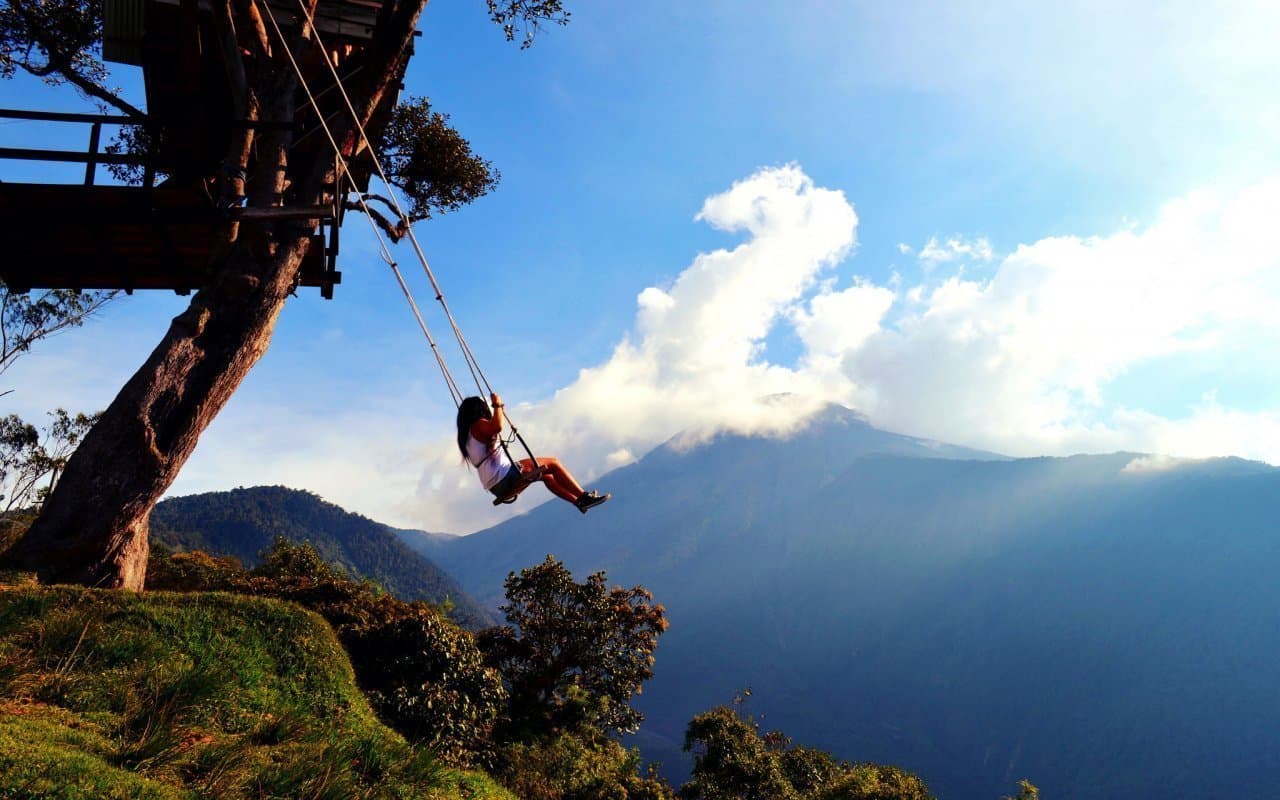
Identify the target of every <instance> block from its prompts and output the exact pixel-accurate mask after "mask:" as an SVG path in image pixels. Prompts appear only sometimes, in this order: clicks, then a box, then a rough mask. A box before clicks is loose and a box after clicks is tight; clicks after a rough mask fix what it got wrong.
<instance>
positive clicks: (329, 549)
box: [151, 486, 492, 628]
mask: <svg viewBox="0 0 1280 800" xmlns="http://www.w3.org/2000/svg"><path fill="white" fill-rule="evenodd" d="M277 536H284V537H286V538H288V539H290V540H293V541H297V542H301V541H309V542H311V544H312V545H313V546H314V547H315V548H316V551H317V552H319V553H320V555H321V556H322V557H324V559H325V560H326V561H328V562H330V563H331V564H336V565H338V566H340V567H342V568H343V569H345V570H346V571H347V572H348V573H350V574H351V575H354V576H357V577H360V578H369V579H372V580H374V581H377V582H378V583H379V584H381V585H382V586H383V588H385V589H386V590H387V591H389V592H391V593H392V594H394V595H396V596H397V597H400V598H403V599H405V600H426V601H428V602H432V603H442V602H445V601H449V602H451V603H452V604H453V611H452V616H453V618H454V619H456V620H457V621H458V622H459V624H461V625H463V626H465V627H469V628H479V627H484V626H486V625H489V624H492V617H491V616H490V615H489V613H488V612H487V611H485V610H484V609H483V608H482V607H481V606H479V605H478V604H476V602H475V601H473V600H472V599H471V598H470V597H469V596H468V595H467V593H466V592H465V591H463V589H462V587H461V586H460V585H459V584H458V582H457V581H456V580H454V578H453V577H451V576H450V575H449V574H448V573H446V572H445V571H444V570H442V569H441V568H440V567H438V566H436V564H435V563H433V562H432V561H431V560H430V559H429V558H427V557H425V556H423V555H420V554H419V553H416V552H414V551H413V550H412V549H411V548H409V547H408V546H406V545H405V544H404V542H402V541H401V540H400V538H399V536H398V535H397V533H396V529H394V528H391V527H388V526H386V525H383V524H382V523H379V522H374V521H373V520H371V519H368V518H366V517H362V516H360V515H359V514H352V513H350V512H348V511H344V510H343V509H341V508H339V507H338V506H336V505H334V504H333V503H327V502H325V501H324V500H321V499H320V498H319V497H318V496H316V495H314V494H311V493H310V492H304V491H299V490H297V489H286V488H285V487H283V486H258V487H254V488H251V489H243V488H241V489H234V490H232V491H229V492H210V493H208V494H196V495H189V496H187V497H174V498H170V499H168V500H165V501H163V502H161V503H160V504H158V505H157V506H156V508H155V511H153V512H152V514H151V537H152V539H153V540H154V541H157V542H160V543H161V544H164V545H167V546H169V547H172V548H175V549H182V550H205V551H208V552H210V553H215V554H218V555H229V556H235V557H236V558H238V559H240V560H241V561H242V562H243V563H245V564H247V565H252V564H256V563H258V561H259V554H260V553H261V552H262V551H264V550H266V549H267V548H268V547H270V546H271V543H272V541H274V540H275V537H277Z"/></svg>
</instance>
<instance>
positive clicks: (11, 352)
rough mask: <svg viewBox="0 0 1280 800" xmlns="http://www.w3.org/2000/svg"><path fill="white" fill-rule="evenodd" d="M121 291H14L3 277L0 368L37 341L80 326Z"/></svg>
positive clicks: (0, 284) (0, 295)
mask: <svg viewBox="0 0 1280 800" xmlns="http://www.w3.org/2000/svg"><path fill="white" fill-rule="evenodd" d="M117 294H118V292H73V291H69V290H66V289H55V290H49V291H43V292H13V291H11V290H10V289H9V287H8V286H7V285H5V283H4V282H3V281H0V372H4V371H5V370H7V369H8V368H9V367H10V366H11V365H12V364H13V362H14V361H16V360H17V359H18V357H19V356H21V355H22V354H23V353H26V352H27V351H28V350H30V349H31V345H32V344H33V343H34V342H37V341H39V340H40V339H44V338H46V337H49V336H52V335H54V334H55V333H58V332H59V331H64V330H67V329H68V328H75V327H79V326H80V325H83V324H84V321H85V320H86V319H88V318H89V317H90V316H92V315H93V314H94V313H95V312H96V311H98V309H100V308H102V307H103V306H104V305H106V304H107V303H108V302H110V301H111V300H112V299H114V298H115V297H116V296H117Z"/></svg>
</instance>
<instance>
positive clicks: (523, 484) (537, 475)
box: [493, 467, 544, 506]
mask: <svg viewBox="0 0 1280 800" xmlns="http://www.w3.org/2000/svg"><path fill="white" fill-rule="evenodd" d="M543 472H544V470H543V468H542V467H538V468H537V469H531V470H529V471H528V472H522V473H520V482H519V483H517V484H516V485H515V487H514V488H513V489H512V490H511V492H510V493H508V494H505V495H503V496H502V497H495V498H493V504H494V505H495V506H501V505H507V504H509V503H514V502H515V501H516V500H517V499H519V497H520V493H521V492H523V491H524V490H525V489H528V488H529V486H530V485H531V484H534V483H537V482H538V481H540V480H542V474H543Z"/></svg>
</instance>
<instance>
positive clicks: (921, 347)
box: [417, 165, 1280, 530]
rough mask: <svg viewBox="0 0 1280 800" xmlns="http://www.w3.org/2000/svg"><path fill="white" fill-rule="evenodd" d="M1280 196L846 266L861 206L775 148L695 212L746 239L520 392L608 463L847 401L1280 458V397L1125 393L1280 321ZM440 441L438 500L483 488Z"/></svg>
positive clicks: (1196, 196)
mask: <svg viewBox="0 0 1280 800" xmlns="http://www.w3.org/2000/svg"><path fill="white" fill-rule="evenodd" d="M1276 208H1280V180H1271V181H1266V182H1262V183H1259V184H1258V185H1256V186H1253V187H1251V188H1248V189H1246V190H1244V191H1240V192H1235V193H1231V194H1215V193H1211V192H1195V193H1191V194H1189V195H1187V196H1185V197H1182V198H1180V199H1178V200H1175V201H1174V202H1172V203H1169V204H1168V205H1167V206H1166V207H1165V208H1164V210H1163V211H1162V212H1161V213H1160V215H1159V216H1158V218H1157V219H1156V220H1155V221H1154V222H1152V223H1151V224H1150V225H1148V226H1146V227H1141V226H1134V225H1130V226H1126V227H1125V228H1124V229H1122V230H1120V231H1118V232H1114V233H1110V234H1107V235H1102V236H1091V237H1076V236H1060V237H1050V238H1045V239H1041V240H1039V241H1036V242H1033V243H1031V244H1024V245H1020V246H1018V247H1016V248H1015V249H1014V250H1013V251H1012V252H1011V253H1010V254H1009V255H1007V256H1005V257H1003V258H1000V259H996V257H995V255H994V251H993V248H992V246H991V244H990V243H989V242H988V241H986V240H985V239H981V238H976V239H969V238H965V237H962V236H956V237H951V238H948V239H946V240H945V241H939V240H937V239H931V240H930V241H929V242H927V243H926V244H925V245H924V246H923V247H922V248H921V249H920V250H919V251H918V253H919V257H920V259H921V261H922V262H925V261H927V260H928V261H931V262H932V264H931V265H930V266H932V267H936V269H931V270H927V269H921V272H920V276H919V279H918V280H916V281H914V282H912V281H908V282H907V283H910V285H907V286H904V285H903V281H902V280H901V279H900V277H899V276H896V275H895V277H894V278H893V279H891V280H890V281H888V283H887V285H877V284H876V283H874V282H871V281H869V280H867V279H865V278H859V277H854V278H853V279H852V280H846V281H845V285H844V286H841V285H840V283H841V281H840V279H839V277H838V276H837V275H835V274H834V273H835V271H836V270H835V268H836V266H837V265H838V264H840V263H841V262H842V261H843V260H844V259H846V257H847V256H848V255H849V254H850V253H851V252H852V251H853V248H854V245H855V242H856V232H857V226H858V218H857V215H856V213H855V211H854V208H853V205H852V204H851V203H850V202H849V200H848V199H847V198H846V197H845V195H844V194H843V193H842V192H839V191H834V190H831V189H824V188H821V187H819V186H817V185H815V184H814V182H813V181H812V180H811V179H810V178H809V177H808V176H807V175H805V174H804V172H803V171H802V170H801V169H800V168H799V167H798V166H795V165H788V166H785V167H778V168H770V169H763V170H760V171H759V172H757V173H755V174H754V175H752V176H750V177H748V178H746V179H744V180H742V181H739V182H738V183H735V184H734V185H733V186H732V187H731V188H730V189H729V190H728V191H726V192H723V193H721V194H718V195H715V196H713V197H710V198H708V199H707V201H706V202H705V203H704V205H703V207H702V210H701V211H700V212H699V213H698V215H697V216H696V218H695V219H696V220H697V221H700V222H704V223H706V224H709V225H711V226H713V227H715V228H717V229H719V230H722V231H724V232H726V233H744V234H745V235H746V238H745V240H744V241H743V242H742V243H741V244H739V245H737V246H736V247H733V248H730V249H720V250H714V251H711V252H707V253H700V254H698V255H697V256H696V257H695V258H694V259H693V260H692V262H691V263H690V264H689V265H688V266H687V267H686V268H685V269H684V270H683V271H682V272H680V273H679V275H678V277H677V278H676V279H675V281H674V282H673V283H671V284H670V285H669V286H662V287H658V286H652V287H648V288H646V289H644V290H643V291H642V292H640V293H639V295H638V296H637V299H636V316H635V320H634V327H633V329H632V330H631V331H630V332H629V333H627V334H626V335H625V336H623V337H622V339H621V341H619V342H618V344H617V345H616V347H615V348H614V350H613V352H612V354H611V356H610V357H609V358H608V359H607V360H605V361H604V362H603V363H600V364H597V365H594V366H591V367H588V368H586V369H583V370H582V371H581V372H580V373H579V374H578V377H577V379H576V380H575V381H573V382H572V383H571V384H570V385H568V386H565V387H564V388H562V389H560V390H559V391H557V392H556V393H555V394H554V396H552V397H551V398H549V399H547V400H546V401H545V402H541V403H535V404H526V405H524V406H521V407H518V408H516V409H514V413H515V415H516V417H517V419H519V420H521V421H522V422H527V423H528V426H527V429H530V430H536V431H537V439H538V443H539V445H540V446H541V447H544V448H546V449H547V450H548V451H550V452H554V453H555V454H556V455H559V456H561V457H562V458H563V459H564V460H565V461H566V462H567V463H569V464H570V465H571V466H572V467H573V468H574V469H575V470H577V471H578V472H579V473H580V474H581V477H583V478H584V479H586V480H588V481H590V480H592V479H594V478H595V477H597V476H598V475H599V474H600V473H601V472H603V471H607V470H609V469H612V468H615V467H617V466H622V465H625V464H628V463H630V462H631V461H633V460H634V459H635V458H636V457H637V456H638V455H642V454H643V453H644V452H646V451H647V450H648V449H650V448H651V447H653V446H654V445H656V444H658V443H661V442H662V441H665V440H667V439H669V438H670V437H672V436H673V435H674V434H676V433H677V432H682V431H683V432H686V433H687V438H686V439H685V440H683V441H685V442H687V443H696V442H698V441H701V440H702V438H703V437H705V436H706V435H707V434H708V433H710V432H713V431H716V430H731V431H737V432H743V433H753V434H761V435H780V434H786V433H787V432H789V431H790V430H793V429H794V428H795V426H797V425H799V424H801V423H802V422H803V421H804V420H805V419H806V418H807V417H808V416H809V415H810V414H811V413H812V412H813V410H814V409H816V408H818V407H820V406H821V405H823V404H824V403H827V402H833V401H834V402H840V403H844V404H846V405H849V406H852V407H854V408H857V409H858V410H860V411H862V412H863V413H865V414H867V416H868V417H869V418H870V420H871V422H872V423H873V424H875V425H878V426H880V427H883V428H886V429H889V430H894V431H899V432H903V433H908V434H912V435H917V436H923V437H928V438H933V439H939V440H943V441H948V442H954V443H957V444H964V445H970V446H975V447H981V448H986V449H991V450H996V451H1001V452H1005V453H1009V454H1012V455H1038V454H1046V453H1047V454H1067V453H1072V452H1082V451H1083V452H1089V451H1092V452H1097V451H1115V450H1133V451H1138V452H1152V453H1162V454H1168V455H1170V456H1176V457H1192V458H1203V457H1209V456H1217V455H1227V454H1236V455H1243V456H1246V457H1252V458H1260V459H1265V460H1269V461H1272V462H1280V414H1278V413H1275V412H1268V411H1261V412H1259V411H1253V412H1250V411H1243V410H1238V409H1230V408H1224V407H1222V406H1220V405H1219V404H1218V402H1217V400H1216V399H1215V398H1214V397H1213V395H1212V394H1207V395H1206V396H1205V397H1203V398H1202V399H1201V400H1200V402H1199V403H1198V404H1197V405H1194V406H1193V407H1192V408H1190V409H1189V410H1188V412H1187V413H1186V414H1185V415H1183V416H1180V417H1176V418H1171V417H1168V416H1161V415H1159V414H1156V413H1154V412H1151V411H1149V410H1145V409H1141V408H1127V407H1117V406H1115V404H1113V403H1108V400H1107V389H1108V386H1109V385H1110V384H1111V382H1112V381H1114V380H1115V379H1116V378H1117V377H1118V376H1120V375H1122V374H1123V373H1125V372H1126V370H1128V369H1130V368H1131V367H1133V366H1134V365H1138V364H1142V363H1144V362H1149V361H1151V360H1153V359H1158V358H1169V357H1177V356H1179V355H1180V354H1184V353H1201V352H1205V351H1210V352H1214V351H1216V349H1218V348H1223V347H1227V346H1229V344H1230V342H1231V341H1232V340H1233V339H1234V338H1239V337H1241V336H1243V335H1249V336H1252V337H1256V336H1259V335H1261V336H1270V337H1275V338H1276V339H1277V340H1280V322H1277V318H1276V316H1275V314H1274V309H1275V308H1276V307H1278V305H1280V228H1277V227H1276V226H1274V225H1272V224H1271V222H1270V216H1271V214H1273V213H1274V210H1275V209H1276ZM974 260H990V261H992V265H991V269H990V270H987V271H986V272H987V273H988V274H989V275H990V277H988V278H984V279H974V278H968V277H966V276H965V273H964V265H965V263H967V262H972V261H974ZM922 266H923V264H922ZM778 330H783V331H784V332H786V333H788V334H790V335H793V336H794V338H795V339H796V340H798V341H799V343H800V345H801V349H802V352H801V354H800V356H799V357H798V358H797V359H795V360H794V361H793V362H792V363H790V364H780V363H773V362H771V361H770V360H769V358H768V357H767V352H766V350H765V342H766V340H767V339H768V337H769V336H770V334H771V333H773V332H776V331H778ZM1277 344H1280V341H1277ZM437 451H438V452H435V453H433V454H428V455H429V456H432V458H429V461H430V462H431V463H430V464H429V466H428V468H427V469H426V471H425V472H424V473H423V475H422V478H421V480H420V481H419V485H418V491H417V502H418V503H419V507H420V508H422V509H424V511H425V509H428V508H429V509H431V514H432V516H433V517H434V518H435V519H437V520H438V519H440V510H441V509H445V510H446V511H447V510H448V509H450V508H452V507H454V504H453V503H452V502H451V500H452V498H453V497H454V495H455V494H456V493H457V492H459V491H462V492H463V493H465V494H468V495H470V494H472V493H474V492H475V491H477V488H476V487H475V486H474V483H475V479H474V476H471V475H464V476H463V479H462V480H461V482H460V483H459V481H458V480H457V479H456V478H457V476H458V470H457V457H456V455H454V454H453V453H452V451H451V450H450V449H449V448H448V447H447V446H441V447H439V448H437ZM1171 463H1175V462H1172V461H1168V460H1166V459H1164V458H1160V459H1148V460H1145V461H1136V462H1134V464H1133V465H1131V467H1132V469H1133V470H1140V469H1153V468H1161V467H1164V466H1166V465H1168V464H1171ZM440 475H447V476H449V477H448V478H446V479H441V478H440ZM459 487H461V489H460V488H459ZM606 488H607V487H606ZM535 491H536V490H535ZM541 494H542V493H540V492H538V493H537V494H535V495H534V496H533V497H531V498H530V500H533V501H536V500H537V499H539V495H541ZM458 507H467V508H469V511H468V513H467V514H466V515H465V518H464V517H463V516H458V517H457V518H452V517H449V518H446V520H445V522H444V527H445V528H449V529H459V530H466V529H469V528H474V527H476V526H478V525H483V524H486V523H489V522H493V521H496V519H498V516H499V515H500V514H501V513H503V512H493V514H492V515H491V516H489V517H486V518H480V519H477V518H476V516H475V514H474V511H475V502H474V498H471V499H470V501H469V502H466V503H461V504H458Z"/></svg>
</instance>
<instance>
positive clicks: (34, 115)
mask: <svg viewBox="0 0 1280 800" xmlns="http://www.w3.org/2000/svg"><path fill="white" fill-rule="evenodd" d="M0 119H31V120H37V121H40V122H101V123H103V124H104V125H137V124H138V123H140V122H141V121H142V120H139V119H135V118H133V117H123V116H118V115H110V114H64V113H61V112H58V111H24V110H22V109H17V108H0Z"/></svg>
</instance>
